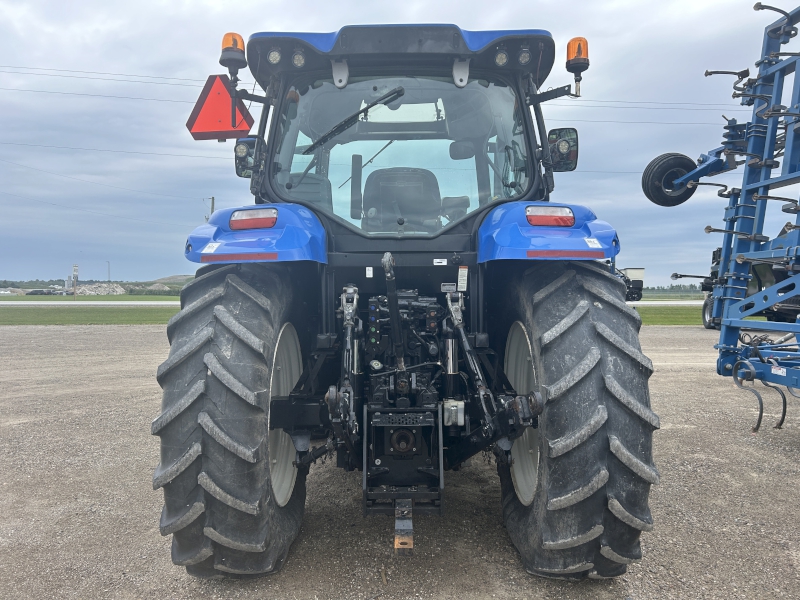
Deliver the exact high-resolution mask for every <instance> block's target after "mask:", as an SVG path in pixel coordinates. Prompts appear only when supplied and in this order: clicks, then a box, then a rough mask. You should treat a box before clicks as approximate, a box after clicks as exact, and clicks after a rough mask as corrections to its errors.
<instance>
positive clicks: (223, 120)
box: [186, 75, 253, 140]
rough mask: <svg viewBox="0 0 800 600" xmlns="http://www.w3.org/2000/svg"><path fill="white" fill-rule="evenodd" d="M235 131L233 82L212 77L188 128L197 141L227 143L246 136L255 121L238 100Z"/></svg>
mask: <svg viewBox="0 0 800 600" xmlns="http://www.w3.org/2000/svg"><path fill="white" fill-rule="evenodd" d="M236 123H237V125H236V127H231V93H230V79H228V76H227V75H211V76H209V78H208V80H207V81H206V84H205V86H203V91H202V92H200V97H199V98H198V99H197V103H196V104H195V105H194V109H193V110H192V114H191V115H190V116H189V120H188V121H186V128H187V129H188V130H189V133H191V134H192V137H193V138H194V139H196V140H227V139H231V138H240V137H244V136H246V135H247V134H248V133H249V132H250V128H251V127H252V126H253V117H252V116H251V115H250V112H249V111H248V110H247V108H245V106H244V102H242V100H241V99H237V100H236Z"/></svg>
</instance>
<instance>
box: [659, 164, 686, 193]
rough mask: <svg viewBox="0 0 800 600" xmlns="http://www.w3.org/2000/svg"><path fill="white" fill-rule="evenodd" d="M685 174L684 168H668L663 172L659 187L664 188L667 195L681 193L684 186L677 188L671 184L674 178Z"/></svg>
mask: <svg viewBox="0 0 800 600" xmlns="http://www.w3.org/2000/svg"><path fill="white" fill-rule="evenodd" d="M684 175H686V170H685V169H670V170H669V171H667V172H666V173H665V174H664V177H662V178H661V189H662V190H664V193H665V194H667V195H668V196H677V195H679V194H681V193H682V192H683V191H684V190H685V189H686V188H685V187H682V188H678V189H675V188H674V187H672V186H673V182H674V181H675V180H676V179H680V178H681V177H683V176H684Z"/></svg>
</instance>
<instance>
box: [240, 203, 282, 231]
mask: <svg viewBox="0 0 800 600" xmlns="http://www.w3.org/2000/svg"><path fill="white" fill-rule="evenodd" d="M277 220H278V209H277V208H256V209H253V210H237V211H236V212H234V213H233V214H232V215H231V220H230V226H231V229H233V230H238V229H269V228H270V227H274V226H275V222H276V221H277Z"/></svg>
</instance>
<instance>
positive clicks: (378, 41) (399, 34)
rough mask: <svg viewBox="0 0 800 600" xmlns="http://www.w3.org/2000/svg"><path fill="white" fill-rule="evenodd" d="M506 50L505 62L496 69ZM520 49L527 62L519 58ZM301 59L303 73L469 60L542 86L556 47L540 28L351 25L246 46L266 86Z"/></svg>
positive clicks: (269, 35)
mask: <svg viewBox="0 0 800 600" xmlns="http://www.w3.org/2000/svg"><path fill="white" fill-rule="evenodd" d="M500 49H504V50H505V51H506V53H507V54H508V58H509V60H508V62H507V64H506V65H505V66H503V67H499V66H497V65H496V64H495V55H496V54H497V52H498V50H500ZM523 49H527V50H529V51H530V54H531V59H530V61H528V62H527V63H526V64H525V65H522V64H520V62H519V60H518V57H519V54H520V52H521V51H522V50H523ZM272 50H278V51H279V52H280V53H281V60H280V61H279V62H278V64H275V65H273V64H270V63H269V61H268V60H267V56H268V54H269V53H270V52H271V51H272ZM297 51H300V52H302V53H303V54H304V57H305V65H304V66H303V68H302V70H303V71H311V70H319V69H330V68H331V60H342V59H345V60H347V62H348V66H349V67H350V68H351V69H352V68H358V67H362V66H374V67H381V66H401V65H409V64H412V65H414V66H449V67H452V63H453V61H454V60H455V59H470V69H473V68H483V69H489V70H493V71H510V72H522V73H523V74H527V73H530V74H532V75H533V77H534V81H535V83H536V86H537V87H541V85H542V83H543V82H544V80H545V79H546V78H547V76H548V74H549V73H550V70H551V69H552V67H553V62H554V60H555V44H554V42H553V37H552V36H551V35H550V33H549V32H548V31H545V30H543V29H518V30H497V31H468V30H465V29H461V28H460V27H457V26H456V25H350V26H347V27H343V28H342V29H340V30H339V31H337V32H333V33H288V32H264V33H255V34H253V35H251V36H250V39H249V40H248V42H247V61H248V64H249V65H250V70H251V71H252V73H253V76H254V77H255V78H256V79H257V80H258V81H259V83H261V85H263V86H266V84H267V83H268V82H269V79H270V77H271V76H274V75H279V74H281V73H284V72H287V71H289V72H292V71H293V72H298V71H300V70H301V69H297V68H296V67H294V66H293V65H292V54H294V53H295V52H297Z"/></svg>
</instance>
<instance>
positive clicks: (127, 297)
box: [0, 294, 180, 302]
mask: <svg viewBox="0 0 800 600" xmlns="http://www.w3.org/2000/svg"><path fill="white" fill-rule="evenodd" d="M8 300H17V301H22V302H72V301H73V300H78V301H79V302H81V301H82V302H86V301H89V302H92V301H95V300H103V301H108V300H110V301H112V302H119V301H129V302H130V301H135V302H152V301H153V300H161V301H164V300H168V301H170V302H178V301H179V300H180V297H179V296H147V295H144V294H143V295H138V294H119V295H117V296H78V297H77V298H73V297H72V296H13V295H9V296H6V295H5V294H4V295H2V296H0V302H3V301H8Z"/></svg>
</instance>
